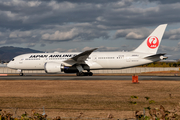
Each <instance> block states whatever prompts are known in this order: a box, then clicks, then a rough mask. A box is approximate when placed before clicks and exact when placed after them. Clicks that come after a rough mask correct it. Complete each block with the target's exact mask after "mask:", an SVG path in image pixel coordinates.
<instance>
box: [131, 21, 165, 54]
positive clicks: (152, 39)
mask: <svg viewBox="0 0 180 120" xmlns="http://www.w3.org/2000/svg"><path fill="white" fill-rule="evenodd" d="M166 26H167V24H162V25H159V26H158V27H157V28H156V29H155V30H154V31H153V32H152V33H151V34H150V35H149V36H148V37H147V38H146V39H145V40H144V42H143V43H142V44H141V45H140V46H139V47H138V48H136V49H135V50H134V51H133V52H141V53H153V54H156V52H157V50H158V48H159V45H160V43H161V39H162V36H163V34H164V31H165V29H166Z"/></svg>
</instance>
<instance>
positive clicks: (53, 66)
mask: <svg viewBox="0 0 180 120" xmlns="http://www.w3.org/2000/svg"><path fill="white" fill-rule="evenodd" d="M62 69H63V66H62V65H61V64H60V63H54V62H47V63H45V64H44V70H45V72H46V73H61V72H63V71H62Z"/></svg>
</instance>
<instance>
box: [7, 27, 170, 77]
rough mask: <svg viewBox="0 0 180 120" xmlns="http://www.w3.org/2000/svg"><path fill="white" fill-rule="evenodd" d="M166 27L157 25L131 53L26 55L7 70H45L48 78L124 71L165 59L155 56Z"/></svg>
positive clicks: (89, 51) (90, 51)
mask: <svg viewBox="0 0 180 120" xmlns="http://www.w3.org/2000/svg"><path fill="white" fill-rule="evenodd" d="M166 27H167V24H162V25H159V26H158V27H157V28H156V29H155V30H154V31H153V32H152V33H151V34H150V35H149V36H148V37H147V38H146V39H145V40H144V41H143V42H142V43H141V45H139V47H137V48H136V49H135V50H133V51H130V52H120V51H116V52H94V51H95V50H97V49H98V48H94V49H91V50H87V51H84V52H81V53H78V52H68V53H59V52H54V53H28V54H23V55H19V56H16V57H14V58H13V59H12V60H11V61H10V62H9V63H8V64H7V67H9V68H11V69H16V70H18V71H19V75H20V76H23V71H24V70H44V71H45V72H46V73H49V74H57V73H63V72H64V73H76V75H77V76H92V75H93V73H92V72H91V70H101V69H123V68H130V67H135V66H139V65H144V64H148V63H152V62H156V61H159V60H163V59H166V58H167V57H165V56H164V55H165V53H159V54H156V53H157V50H158V48H159V46H160V42H161V39H162V37H163V34H164V32H165V29H166Z"/></svg>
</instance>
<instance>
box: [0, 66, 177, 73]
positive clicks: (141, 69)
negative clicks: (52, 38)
mask: <svg viewBox="0 0 180 120" xmlns="http://www.w3.org/2000/svg"><path fill="white" fill-rule="evenodd" d="M152 71H179V67H133V68H126V69H118V70H92V72H93V73H143V72H152ZM0 73H5V74H7V73H19V72H18V71H17V70H13V69H10V68H7V67H6V66H3V67H0ZM23 73H45V71H44V70H24V71H23Z"/></svg>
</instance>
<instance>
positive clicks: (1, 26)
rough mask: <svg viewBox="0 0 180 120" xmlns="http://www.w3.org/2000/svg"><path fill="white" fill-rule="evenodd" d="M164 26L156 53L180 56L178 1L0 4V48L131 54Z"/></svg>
mask: <svg viewBox="0 0 180 120" xmlns="http://www.w3.org/2000/svg"><path fill="white" fill-rule="evenodd" d="M160 24H168V26H167V28H166V31H165V34H164V36H163V39H162V41H161V44H160V47H159V50H158V53H166V54H167V56H169V58H170V59H179V58H180V2H179V0H1V1H0V47H3V46H14V47H23V48H31V49H35V50H40V51H44V52H54V51H57V52H82V51H85V50H88V49H92V48H98V50H97V51H131V50H133V49H135V48H136V47H138V46H139V45H140V44H141V43H142V42H143V40H144V39H145V38H146V37H147V36H148V35H149V34H150V33H151V32H152V31H153V30H154V29H155V28H156V27H157V26H158V25H160Z"/></svg>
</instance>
